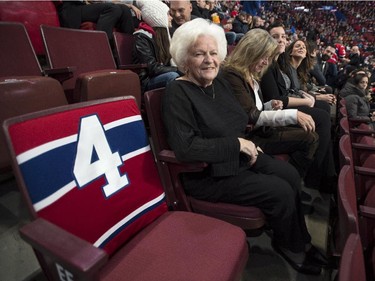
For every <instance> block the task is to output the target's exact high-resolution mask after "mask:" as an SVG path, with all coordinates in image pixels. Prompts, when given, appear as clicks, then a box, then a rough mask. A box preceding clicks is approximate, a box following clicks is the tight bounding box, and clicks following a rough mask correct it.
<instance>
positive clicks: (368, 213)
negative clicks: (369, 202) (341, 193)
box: [359, 205, 375, 219]
mask: <svg viewBox="0 0 375 281" xmlns="http://www.w3.org/2000/svg"><path fill="white" fill-rule="evenodd" d="M359 210H360V214H361V215H362V216H363V217H366V218H369V219H375V208H373V207H369V206H364V205H360V206H359Z"/></svg>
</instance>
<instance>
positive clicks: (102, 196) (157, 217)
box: [4, 97, 248, 281]
mask: <svg viewBox="0 0 375 281" xmlns="http://www.w3.org/2000/svg"><path fill="white" fill-rule="evenodd" d="M4 131H5V134H6V136H7V140H8V144H9V149H10V151H11V155H12V161H13V167H14V170H15V175H16V179H17V182H18V185H19V187H20V190H21V193H22V195H23V197H24V200H25V202H26V203H27V206H28V208H29V211H30V214H31V218H32V222H30V223H27V224H26V225H25V226H23V227H22V228H21V229H20V233H21V237H22V238H24V239H25V240H26V241H27V242H28V243H30V244H31V246H32V247H33V248H34V250H35V252H36V254H37V257H38V260H39V262H40V264H41V266H42V269H43V271H44V273H45V274H46V277H47V278H48V280H63V279H64V280H108V281H116V280H132V281H139V280H154V281H159V280H160V281H165V280H183V279H185V280H186V278H188V279H189V280H200V281H212V280H215V281H232V280H240V278H241V274H242V271H243V269H244V267H245V264H246V262H247V258H248V247H247V243H246V237H245V234H244V232H243V231H242V230H241V229H240V228H238V227H236V226H233V225H231V224H228V223H226V222H223V221H220V220H216V219H213V218H209V217H206V216H202V215H198V214H193V213H189V212H168V211H167V205H166V203H165V200H164V198H165V194H164V191H163V187H162V185H161V182H160V179H159V176H158V172H157V169H156V167H155V162H154V157H153V155H152V153H151V150H150V146H149V144H148V136H147V134H146V131H145V128H144V125H143V121H142V118H141V116H140V112H139V109H138V107H137V105H136V102H135V100H134V98H133V97H117V98H111V99H102V100H96V101H90V102H82V103H77V104H71V105H67V106H63V107H58V108H54V109H53V110H46V111H39V112H37V113H34V114H29V115H24V116H22V117H18V118H13V119H8V120H7V121H6V122H5V124H4Z"/></svg>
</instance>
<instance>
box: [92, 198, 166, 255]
mask: <svg viewBox="0 0 375 281" xmlns="http://www.w3.org/2000/svg"><path fill="white" fill-rule="evenodd" d="M164 198H165V196H163V197H161V199H160V200H159V201H157V202H156V203H155V204H153V205H151V206H150V207H148V208H146V209H144V210H143V211H142V212H140V213H139V214H137V215H136V216H134V217H133V218H132V219H130V220H128V221H126V222H125V223H124V224H123V225H121V226H120V227H119V228H118V229H116V231H114V232H113V233H112V234H111V235H110V236H108V238H107V239H105V240H104V241H103V242H102V243H100V245H98V248H104V247H105V246H106V245H107V244H108V243H109V242H111V240H112V239H113V238H114V237H116V236H117V235H118V234H119V233H120V232H121V231H123V230H124V229H125V228H126V227H127V226H129V225H130V224H132V223H133V222H134V221H136V220H137V219H139V218H140V217H142V216H143V215H144V214H146V213H148V212H150V211H152V210H154V209H156V208H157V207H159V206H160V205H162V204H164V203H165V201H164Z"/></svg>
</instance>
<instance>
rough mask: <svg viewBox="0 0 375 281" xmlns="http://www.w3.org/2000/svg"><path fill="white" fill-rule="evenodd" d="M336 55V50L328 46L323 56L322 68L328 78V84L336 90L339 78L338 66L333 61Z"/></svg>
mask: <svg viewBox="0 0 375 281" xmlns="http://www.w3.org/2000/svg"><path fill="white" fill-rule="evenodd" d="M334 54H336V53H335V48H334V47H332V46H327V47H326V48H325V49H324V50H323V52H322V54H321V62H322V63H321V66H322V73H323V75H324V77H325V78H326V84H327V85H328V86H330V87H332V88H336V83H335V82H336V78H337V73H338V70H337V65H336V64H335V63H333V62H332V61H331V58H332V56H333V55H334Z"/></svg>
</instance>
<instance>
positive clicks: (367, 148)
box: [352, 142, 375, 152]
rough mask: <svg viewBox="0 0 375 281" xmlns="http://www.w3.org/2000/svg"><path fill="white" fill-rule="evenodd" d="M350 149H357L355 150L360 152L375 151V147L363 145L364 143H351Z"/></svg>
mask: <svg viewBox="0 0 375 281" xmlns="http://www.w3.org/2000/svg"><path fill="white" fill-rule="evenodd" d="M352 147H353V149H357V150H361V151H368V152H372V151H375V146H373V145H369V144H365V143H358V142H353V143H352Z"/></svg>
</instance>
